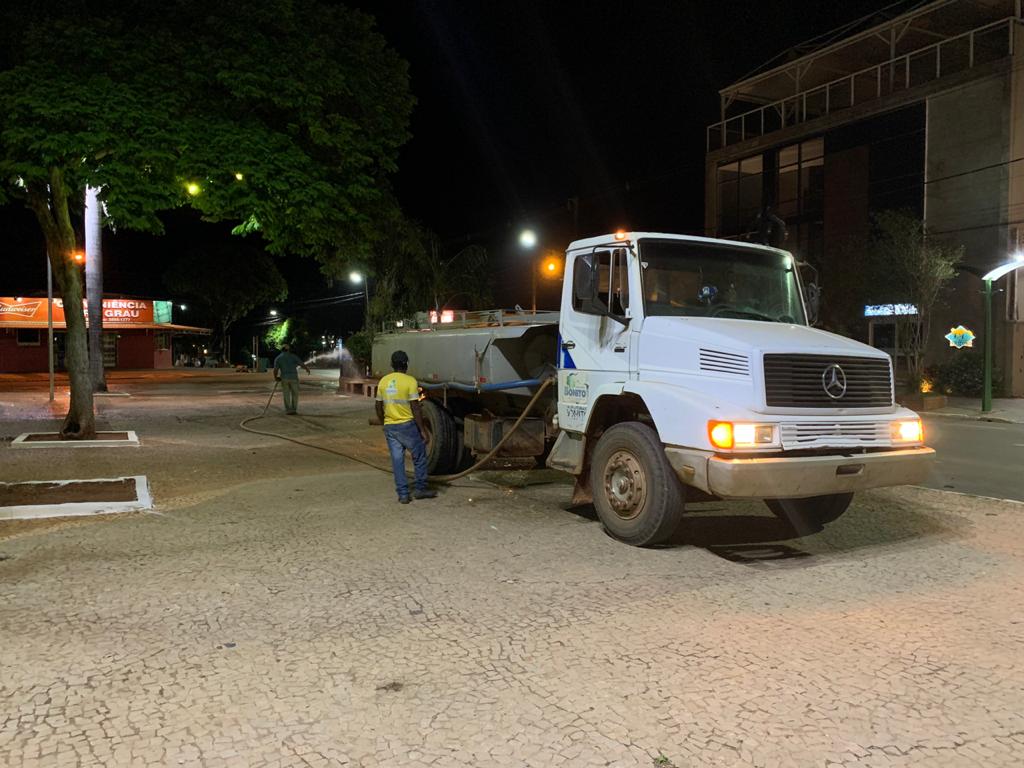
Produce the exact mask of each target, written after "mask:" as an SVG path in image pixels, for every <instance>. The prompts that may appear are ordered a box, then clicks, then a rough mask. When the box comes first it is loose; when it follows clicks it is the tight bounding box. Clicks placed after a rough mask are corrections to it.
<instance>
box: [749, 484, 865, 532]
mask: <svg viewBox="0 0 1024 768" xmlns="http://www.w3.org/2000/svg"><path fill="white" fill-rule="evenodd" d="M851 501H853V494H852V493H833V494H829V495H828V496H811V497H810V498H807V499H765V500H764V503H765V504H767V505H768V509H770V510H771V511H772V513H773V514H774V515H775V516H776V517H777V518H779V519H780V520H783V521H785V522H787V523H789V524H790V525H791V526H793V528H794V529H795V530H797V531H798V532H802V531H804V530H809V529H813V528H820V527H821V526H823V525H828V524H829V523H831V522H833V521H835V520H838V519H839V516H840V515H842V514H843V512H845V511H846V508H847V507H849V506H850V502H851Z"/></svg>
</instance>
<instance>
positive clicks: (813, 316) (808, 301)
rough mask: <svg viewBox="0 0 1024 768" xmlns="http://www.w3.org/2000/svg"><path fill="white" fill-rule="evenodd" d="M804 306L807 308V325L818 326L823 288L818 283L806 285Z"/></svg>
mask: <svg viewBox="0 0 1024 768" xmlns="http://www.w3.org/2000/svg"><path fill="white" fill-rule="evenodd" d="M804 306H806V307H807V324H808V325H817V324H818V312H819V310H820V308H821V288H819V287H818V284H817V283H807V284H806V285H804Z"/></svg>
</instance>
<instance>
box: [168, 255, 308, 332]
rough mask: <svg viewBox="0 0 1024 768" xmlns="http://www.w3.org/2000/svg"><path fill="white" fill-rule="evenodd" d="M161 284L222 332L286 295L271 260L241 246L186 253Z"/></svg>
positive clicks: (282, 283)
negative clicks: (191, 303)
mask: <svg viewBox="0 0 1024 768" xmlns="http://www.w3.org/2000/svg"><path fill="white" fill-rule="evenodd" d="M164 282H165V283H166V284H167V287H168V288H170V289H171V291H173V292H174V293H175V294H178V295H181V296H187V297H189V298H190V299H193V300H194V301H197V302H199V303H200V304H201V305H202V307H203V308H204V310H205V311H206V312H207V313H208V314H209V316H210V317H211V318H213V319H214V320H215V321H216V322H217V324H218V325H219V326H220V330H221V332H222V333H226V332H227V330H228V328H230V327H231V325H232V324H233V323H234V322H235V321H236V320H238V319H239V318H241V317H244V316H245V315H247V314H248V313H249V312H251V311H252V310H253V309H255V308H256V307H257V306H259V305H260V304H266V303H268V302H272V301H280V300H282V299H284V298H285V297H286V296H287V295H288V285H287V284H286V283H285V279H284V277H283V276H282V275H281V273H280V272H279V271H278V269H277V266H276V265H275V264H274V260H273V259H272V258H270V256H268V255H267V254H266V253H262V252H260V251H259V250H258V249H256V248H254V247H253V246H249V245H247V244H243V243H239V244H231V245H226V246H225V245H222V246H220V247H219V248H216V249H214V250H195V251H190V252H188V253H186V254H185V255H184V256H182V257H181V258H180V259H178V260H177V261H175V262H174V264H173V265H172V266H171V268H170V269H169V270H168V271H167V272H166V273H165V275H164Z"/></svg>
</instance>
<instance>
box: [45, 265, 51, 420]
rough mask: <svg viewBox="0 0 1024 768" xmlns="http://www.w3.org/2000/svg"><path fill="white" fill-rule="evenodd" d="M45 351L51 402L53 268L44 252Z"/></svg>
mask: <svg viewBox="0 0 1024 768" xmlns="http://www.w3.org/2000/svg"><path fill="white" fill-rule="evenodd" d="M46 351H47V359H48V360H49V368H50V402H51V403H52V402H53V268H52V267H51V266H50V254H46Z"/></svg>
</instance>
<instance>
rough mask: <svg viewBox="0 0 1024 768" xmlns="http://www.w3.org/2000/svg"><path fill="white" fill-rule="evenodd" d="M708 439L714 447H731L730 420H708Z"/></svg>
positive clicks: (727, 448)
mask: <svg viewBox="0 0 1024 768" xmlns="http://www.w3.org/2000/svg"><path fill="white" fill-rule="evenodd" d="M708 439H709V440H711V445H713V446H714V447H715V448H723V449H726V450H730V449H732V447H733V445H734V442H733V434H732V422H731V421H709V422H708Z"/></svg>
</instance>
